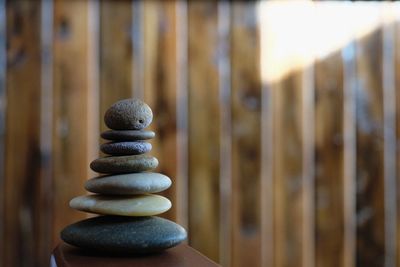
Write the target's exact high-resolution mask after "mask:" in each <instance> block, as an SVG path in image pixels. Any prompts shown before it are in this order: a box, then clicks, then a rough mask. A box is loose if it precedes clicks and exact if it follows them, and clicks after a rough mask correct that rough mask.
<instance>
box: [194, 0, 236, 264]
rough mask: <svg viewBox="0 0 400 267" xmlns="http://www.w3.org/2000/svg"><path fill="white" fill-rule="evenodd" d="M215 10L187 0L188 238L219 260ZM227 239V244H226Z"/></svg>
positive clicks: (205, 252) (205, 3) (211, 5)
mask: <svg viewBox="0 0 400 267" xmlns="http://www.w3.org/2000/svg"><path fill="white" fill-rule="evenodd" d="M217 11H218V6H217V3H215V2H211V1H210V2H208V1H207V2H189V3H188V18H189V29H188V32H189V64H188V65H189V83H188V85H189V179H190V180H189V229H191V230H190V231H189V235H190V236H189V238H190V239H189V241H190V244H191V245H192V246H193V247H194V248H195V249H198V250H199V251H200V252H202V253H204V254H205V255H206V256H208V257H210V258H211V259H213V260H215V261H217V262H218V261H219V253H220V252H219V248H218V244H219V233H220V229H219V208H220V206H219V190H220V188H219V165H220V163H219V162H220V158H219V147H220V141H219V136H220V119H219V118H220V114H219V102H218V99H219V96H218V88H219V84H218V66H217V64H216V58H215V55H216V53H217V48H218V46H217V43H218V33H217V23H218V21H217V19H218V17H217ZM227 245H229V244H227Z"/></svg>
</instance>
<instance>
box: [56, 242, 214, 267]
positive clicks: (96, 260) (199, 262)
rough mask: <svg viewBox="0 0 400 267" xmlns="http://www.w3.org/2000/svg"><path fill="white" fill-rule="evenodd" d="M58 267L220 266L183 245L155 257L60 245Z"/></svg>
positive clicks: (57, 249)
mask: <svg viewBox="0 0 400 267" xmlns="http://www.w3.org/2000/svg"><path fill="white" fill-rule="evenodd" d="M53 255H54V259H55V263H56V264H57V267H83V266H104V267H114V266H120V267H123V266H136V267H140V266H154V267H157V266H160V267H161V266H162V267H168V266H171V267H172V266H173V267H176V266H179V267H192V266H202V267H217V266H219V265H218V264H216V263H214V262H212V261H211V260H210V259H208V258H206V257H205V256H203V255H202V254H201V253H199V252H198V251H196V250H194V249H193V248H191V247H189V246H187V245H184V244H181V245H179V246H177V247H174V248H171V249H168V250H166V251H164V252H161V253H159V254H154V255H147V256H139V257H112V256H108V257H107V256H105V255H102V256H100V255H96V254H88V253H85V252H83V251H81V250H79V249H77V248H74V247H72V246H69V245H67V244H65V243H60V244H59V245H58V246H57V247H56V248H55V250H54V252H53Z"/></svg>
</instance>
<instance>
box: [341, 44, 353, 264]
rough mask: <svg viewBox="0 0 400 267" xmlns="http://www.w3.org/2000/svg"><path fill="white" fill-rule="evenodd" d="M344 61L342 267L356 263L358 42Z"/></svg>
mask: <svg viewBox="0 0 400 267" xmlns="http://www.w3.org/2000/svg"><path fill="white" fill-rule="evenodd" d="M341 52H342V59H343V115H344V118H343V132H344V152H343V221H344V222H343V223H344V228H343V231H344V237H343V238H344V244H343V266H344V267H353V266H355V264H356V217H357V214H356V123H355V121H356V97H355V96H356V90H357V76H356V71H357V70H356V55H355V53H356V52H355V42H354V41H352V42H350V43H349V44H348V45H346V46H345V47H344V48H343V50H342V51H341Z"/></svg>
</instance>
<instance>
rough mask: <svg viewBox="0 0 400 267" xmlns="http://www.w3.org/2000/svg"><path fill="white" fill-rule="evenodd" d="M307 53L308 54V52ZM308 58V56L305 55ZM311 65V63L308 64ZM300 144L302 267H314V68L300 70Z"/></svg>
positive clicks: (307, 67) (306, 67)
mask: <svg viewBox="0 0 400 267" xmlns="http://www.w3.org/2000/svg"><path fill="white" fill-rule="evenodd" d="M307 53H310V51H308V52H307ZM307 56H310V55H307ZM310 64H312V63H310ZM301 87H302V91H303V92H302V117H303V125H302V130H303V131H302V142H303V147H302V150H303V163H302V164H303V166H302V168H303V174H302V176H303V178H302V194H303V222H302V223H303V225H302V226H303V228H302V231H303V237H302V239H303V240H302V242H303V248H302V253H303V261H302V264H303V266H307V267H314V266H315V181H314V175H315V149H314V148H315V133H314V128H315V113H314V94H315V92H314V66H313V65H310V66H308V65H306V66H305V67H304V69H303V70H302V84H301Z"/></svg>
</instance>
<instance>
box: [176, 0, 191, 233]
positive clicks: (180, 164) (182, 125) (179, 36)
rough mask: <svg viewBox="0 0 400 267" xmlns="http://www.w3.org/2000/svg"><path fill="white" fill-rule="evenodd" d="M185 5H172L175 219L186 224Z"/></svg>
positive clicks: (186, 61)
mask: <svg viewBox="0 0 400 267" xmlns="http://www.w3.org/2000/svg"><path fill="white" fill-rule="evenodd" d="M187 11H188V5H187V2H186V1H183V0H179V1H178V2H177V4H176V60H177V62H176V64H177V66H176V68H177V72H176V79H177V81H176V101H177V103H176V112H177V113H176V127H177V136H176V138H177V155H176V157H177V173H176V184H175V187H176V198H177V201H176V203H175V205H176V206H177V207H176V210H177V211H176V220H177V222H178V223H180V224H181V225H183V226H184V227H186V228H187V227H188V221H189V216H188V206H189V205H188V199H189V192H188V191H189V190H188V189H189V178H188V161H189V160H188V113H189V112H188V110H189V103H188V14H187V13H188V12H187Z"/></svg>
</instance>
